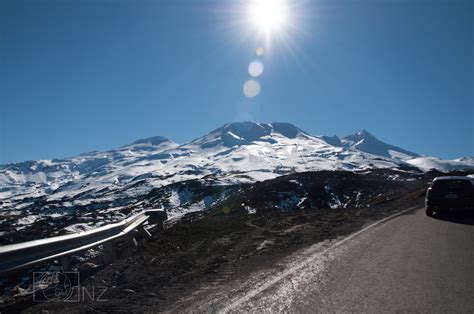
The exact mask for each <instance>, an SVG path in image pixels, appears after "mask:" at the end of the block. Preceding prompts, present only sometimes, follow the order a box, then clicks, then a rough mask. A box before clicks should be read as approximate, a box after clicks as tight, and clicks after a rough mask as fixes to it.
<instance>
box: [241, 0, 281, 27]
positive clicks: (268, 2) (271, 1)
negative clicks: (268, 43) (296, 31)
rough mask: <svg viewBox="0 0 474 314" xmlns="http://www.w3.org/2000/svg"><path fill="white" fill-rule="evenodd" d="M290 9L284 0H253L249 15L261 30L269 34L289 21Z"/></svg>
mask: <svg viewBox="0 0 474 314" xmlns="http://www.w3.org/2000/svg"><path fill="white" fill-rule="evenodd" d="M287 11H288V9H287V6H286V4H285V1H284V0H251V1H250V6H249V16H250V19H251V21H252V22H253V24H255V26H256V27H257V28H258V29H259V31H261V32H263V33H265V34H267V35H269V34H270V33H273V32H278V31H280V30H281V28H282V26H284V25H285V24H286V23H287V19H288V12H287Z"/></svg>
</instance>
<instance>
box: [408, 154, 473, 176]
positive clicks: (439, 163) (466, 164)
mask: <svg viewBox="0 0 474 314" xmlns="http://www.w3.org/2000/svg"><path fill="white" fill-rule="evenodd" d="M406 162H407V163H409V164H411V165H413V166H415V167H417V168H419V169H421V170H424V171H427V170H432V169H436V170H440V171H443V172H447V171H456V170H472V171H474V157H463V158H458V159H453V160H445V159H440V158H436V157H429V156H426V157H418V158H413V159H409V160H406Z"/></svg>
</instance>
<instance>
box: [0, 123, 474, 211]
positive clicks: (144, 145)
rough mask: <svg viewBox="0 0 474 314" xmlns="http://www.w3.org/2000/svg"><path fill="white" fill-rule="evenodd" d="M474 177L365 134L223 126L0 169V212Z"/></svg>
mask: <svg viewBox="0 0 474 314" xmlns="http://www.w3.org/2000/svg"><path fill="white" fill-rule="evenodd" d="M368 168H404V169H407V168H412V169H421V170H423V171H424V170H428V169H430V168H436V169H438V170H442V171H443V170H451V169H456V170H459V169H474V160H473V158H470V159H464V160H461V159H459V160H455V161H445V160H441V159H435V158H433V157H419V156H418V155H417V154H415V153H412V152H409V151H406V150H404V149H401V148H398V147H395V146H392V145H389V144H386V143H384V142H382V141H380V140H378V139H377V138H376V137H375V136H373V135H371V134H370V133H368V132H367V131H365V130H364V131H361V132H358V133H356V134H354V135H350V136H346V137H344V138H342V139H339V138H338V137H336V136H334V137H327V136H313V135H310V134H308V133H306V132H305V131H303V130H301V129H299V128H297V127H296V126H294V125H292V124H289V123H272V124H267V123H254V122H238V123H229V124H226V125H224V126H222V127H220V128H218V129H215V130H213V131H211V132H210V133H208V134H206V135H204V136H202V137H199V138H197V139H195V140H193V141H191V142H189V143H186V144H183V145H178V144H176V143H173V142H172V141H170V140H168V139H166V138H164V137H151V138H147V139H142V140H138V141H136V142H134V143H132V144H129V145H126V146H123V147H120V148H117V149H113V150H109V151H105V152H91V153H86V154H82V155H79V156H77V157H71V158H65V159H53V160H38V161H27V162H23V163H17V164H9V165H2V166H0V210H1V209H9V208H12V206H14V207H15V208H17V209H19V208H21V207H22V206H28V205H29V204H31V203H32V202H38V198H41V200H42V202H46V203H51V202H62V203H63V204H66V203H67V204H69V205H76V206H83V205H87V204H91V203H94V202H95V203H96V202H102V201H103V202H105V201H110V200H114V199H116V195H117V194H120V197H121V198H124V197H128V198H133V197H136V196H137V195H143V194H145V193H147V192H149V191H150V190H151V189H153V188H156V187H162V186H166V185H168V184H172V183H176V182H181V181H184V180H191V179H199V178H212V180H214V181H215V182H217V183H218V184H221V185H228V184H234V183H242V182H254V181H261V180H265V179H271V178H275V177H277V176H279V175H282V174H288V173H294V172H302V171H313V170H336V169H340V170H362V169H368Z"/></svg>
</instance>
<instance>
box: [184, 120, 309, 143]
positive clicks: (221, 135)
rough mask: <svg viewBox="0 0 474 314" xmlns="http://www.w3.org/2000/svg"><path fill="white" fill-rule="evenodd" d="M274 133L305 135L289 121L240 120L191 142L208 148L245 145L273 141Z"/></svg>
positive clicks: (287, 136)
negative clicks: (258, 121)
mask: <svg viewBox="0 0 474 314" xmlns="http://www.w3.org/2000/svg"><path fill="white" fill-rule="evenodd" d="M275 134H280V135H282V136H284V137H286V138H289V139H294V138H296V137H297V136H298V135H302V136H306V135H307V134H306V132H304V131H303V130H301V129H299V128H298V127H296V126H295V125H293V124H291V123H285V122H273V123H257V122H253V121H242V122H232V123H227V124H225V125H223V126H222V127H220V128H218V129H216V130H214V131H212V132H211V133H209V134H207V135H205V136H203V137H201V138H198V139H196V140H194V141H193V142H192V143H194V144H198V145H200V146H201V148H210V147H214V146H216V145H219V144H223V145H224V146H226V147H233V146H236V145H237V146H239V145H247V144H250V143H252V142H254V141H262V142H269V143H274V142H275V140H274V139H272V138H271V136H272V135H275Z"/></svg>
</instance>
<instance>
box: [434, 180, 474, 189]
mask: <svg viewBox="0 0 474 314" xmlns="http://www.w3.org/2000/svg"><path fill="white" fill-rule="evenodd" d="M471 187H472V184H471V182H470V181H468V180H459V179H458V180H455V179H453V180H439V181H435V182H433V189H434V190H438V191H466V192H467V191H470V190H471Z"/></svg>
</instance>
